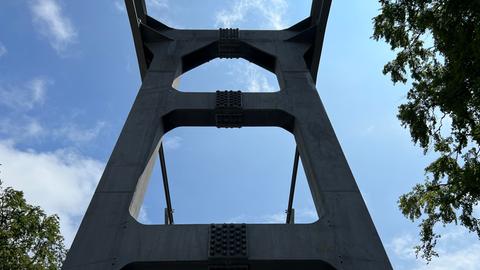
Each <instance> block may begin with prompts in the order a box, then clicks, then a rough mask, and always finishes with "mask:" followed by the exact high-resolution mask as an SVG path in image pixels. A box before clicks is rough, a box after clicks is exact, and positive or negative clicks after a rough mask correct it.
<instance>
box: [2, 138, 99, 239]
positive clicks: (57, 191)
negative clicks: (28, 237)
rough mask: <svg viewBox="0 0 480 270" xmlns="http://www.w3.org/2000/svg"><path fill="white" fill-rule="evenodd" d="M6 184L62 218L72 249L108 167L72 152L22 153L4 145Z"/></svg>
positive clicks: (61, 222)
mask: <svg viewBox="0 0 480 270" xmlns="http://www.w3.org/2000/svg"><path fill="white" fill-rule="evenodd" d="M0 160H1V161H2V164H3V165H2V167H1V171H2V174H1V176H2V181H3V182H4V183H5V185H6V186H12V187H14V188H15V189H18V190H22V191H23V192H24V193H25V198H26V199H27V201H28V202H30V203H32V204H35V205H39V206H41V207H42V208H43V209H44V210H45V211H46V212H47V213H49V214H58V215H59V216H60V226H61V232H62V235H63V236H64V237H65V239H66V243H67V245H68V246H69V245H70V243H71V242H72V240H73V237H74V235H75V232H76V230H77V228H78V226H79V222H80V217H81V216H82V215H83V214H84V211H85V210H86V207H87V205H88V202H89V200H90V198H91V196H92V194H93V191H94V189H95V186H96V184H97V182H98V180H99V179H100V176H101V173H102V170H103V167H104V164H103V163H102V162H99V161H97V160H94V159H91V158H88V157H84V156H81V155H79V154H77V153H75V152H74V151H72V150H65V149H59V150H56V151H53V152H43V153H41V152H37V151H34V150H31V149H26V150H22V149H19V148H18V147H16V146H15V144H14V143H13V142H11V141H0Z"/></svg>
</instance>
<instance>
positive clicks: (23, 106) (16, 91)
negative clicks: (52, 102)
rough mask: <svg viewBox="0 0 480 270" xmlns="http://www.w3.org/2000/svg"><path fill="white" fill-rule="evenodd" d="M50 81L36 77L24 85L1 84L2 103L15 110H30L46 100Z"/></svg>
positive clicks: (0, 99) (0, 98) (0, 96)
mask: <svg viewBox="0 0 480 270" xmlns="http://www.w3.org/2000/svg"><path fill="white" fill-rule="evenodd" d="M49 83H51V82H50V81H48V80H46V79H42V78H35V79H33V80H31V81H29V82H27V83H26V84H24V85H7V86H2V85H0V104H1V105H4V106H7V107H9V108H11V109H15V110H24V111H28V110H31V109H33V108H34V107H35V106H36V105H41V104H43V103H44V102H45V95H46V88H47V85H48V84H49Z"/></svg>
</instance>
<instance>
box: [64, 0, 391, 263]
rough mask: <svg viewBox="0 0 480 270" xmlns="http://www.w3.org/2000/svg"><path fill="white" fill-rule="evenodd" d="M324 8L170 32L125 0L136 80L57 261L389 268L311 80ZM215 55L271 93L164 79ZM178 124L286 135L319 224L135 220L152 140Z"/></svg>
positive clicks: (319, 3)
mask: <svg viewBox="0 0 480 270" xmlns="http://www.w3.org/2000/svg"><path fill="white" fill-rule="evenodd" d="M330 4H331V0H314V1H313V5H312V11H311V15H310V17H308V18H307V19H305V20H303V21H301V22H299V23H298V24H296V25H294V26H292V27H290V28H288V29H285V30H281V31H253V30H245V31H243V30H242V31H239V30H238V29H219V30H177V29H172V28H170V27H168V26H166V25H165V24H163V23H161V22H158V21H156V20H155V19H153V18H151V17H150V16H148V15H147V12H146V7H145V3H144V0H126V5H127V11H128V16H129V18H130V22H131V26H132V32H133V37H134V41H135V47H136V51H137V56H138V62H139V66H140V73H141V77H142V86H141V88H140V90H139V92H138V96H137V98H136V100H135V103H134V105H133V108H132V110H131V112H130V114H129V116H128V119H127V122H126V124H125V126H124V128H123V130H122V132H121V134H120V137H119V139H118V142H117V144H116V145H115V148H114V150H113V153H112V155H111V157H110V159H109V161H108V164H107V166H106V168H105V172H104V173H103V176H102V178H101V180H100V183H99V185H98V187H97V189H96V191H95V194H94V196H93V199H92V201H91V203H90V205H89V207H88V210H87V212H86V214H85V216H84V218H83V221H82V223H81V226H80V229H79V230H78V233H77V235H76V237H75V240H74V242H73V245H72V247H71V249H70V251H69V252H68V255H67V259H66V261H65V263H64V266H63V268H62V269H64V270H74V269H75V270H99V269H112V270H118V269H125V270H127V269H152V270H153V269H162V270H179V269H185V270H203V269H205V270H207V269H211V270H213V269H217V270H220V269H249V270H284V269H289V270H291V269H299V270H313V269H315V270H319V269H352V270H353V269H355V270H358V269H362V270H369V269H371V270H379V269H392V267H391V265H390V262H389V260H388V257H387V255H386V253H385V250H384V248H383V245H382V243H381V241H380V238H379V236H378V234H377V231H376V230H375V226H374V224H373V222H372V220H371V218H370V215H369V213H368V210H367V208H366V206H365V203H364V201H363V199H362V196H361V194H360V192H359V190H358V187H357V185H356V183H355V180H354V178H353V175H352V173H351V171H350V169H349V167H348V164H347V161H346V159H345V157H344V155H343V153H342V150H341V148H340V145H339V143H338V141H337V138H336V136H335V133H334V130H333V128H332V126H331V124H330V122H329V120H328V117H327V114H326V112H325V109H324V107H323V105H322V102H321V100H320V97H319V95H318V92H317V89H316V88H315V83H316V77H317V70H318V66H319V61H320V55H321V51H322V44H323V38H324V33H325V28H326V23H327V17H328V13H329V9H330ZM218 57H220V58H240V57H241V58H244V59H246V60H248V61H250V62H253V63H255V64H257V65H259V66H261V67H263V68H265V69H267V70H269V71H271V72H273V73H275V74H276V75H277V77H278V81H279V84H280V87H281V90H280V91H279V92H276V93H242V92H240V91H218V92H217V93H185V92H179V91H177V90H175V89H174V88H173V87H172V83H173V82H174V80H175V79H176V78H177V77H178V76H180V75H181V74H182V73H185V72H187V71H188V70H191V69H193V68H195V67H197V66H199V65H201V64H203V63H206V62H208V61H210V60H212V59H214V58H218ZM181 126H195V127H196V126H212V127H219V128H226V127H228V128H234V127H252V126H255V127H259V126H275V127H281V128H284V129H285V130H287V131H289V132H291V133H292V134H293V135H294V137H295V140H296V143H297V149H298V153H299V156H300V157H301V160H302V163H303V166H304V168H305V173H306V176H307V179H308V184H309V187H310V190H311V193H312V196H313V200H314V203H315V207H316V211H317V213H318V216H319V220H318V221H317V222H315V223H313V224H301V225H300V224H293V222H289V224H221V225H217V224H205V225H201V224H199V225H174V224H167V225H142V224H140V223H139V222H137V221H136V219H135V217H137V216H138V214H139V210H140V206H141V204H142V201H143V196H144V193H145V190H146V188H147V184H148V179H149V176H150V172H151V170H152V167H153V164H154V160H155V159H156V156H157V152H158V151H159V147H160V144H161V139H162V136H163V135H164V134H165V133H166V132H168V131H170V130H172V129H174V128H176V127H181ZM292 212H293V211H292ZM167 214H168V213H167V212H166V216H167ZM292 220H293V219H292ZM172 221H173V219H172ZM172 223H173V222H172Z"/></svg>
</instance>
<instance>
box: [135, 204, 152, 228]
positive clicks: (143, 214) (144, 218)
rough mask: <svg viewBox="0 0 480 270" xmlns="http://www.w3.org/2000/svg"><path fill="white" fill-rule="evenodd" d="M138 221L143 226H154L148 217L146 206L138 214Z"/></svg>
mask: <svg viewBox="0 0 480 270" xmlns="http://www.w3.org/2000/svg"><path fill="white" fill-rule="evenodd" d="M137 220H138V222H140V223H142V224H152V221H151V220H150V218H149V217H148V211H147V208H146V206H145V205H142V207H140V213H139V214H138V218H137Z"/></svg>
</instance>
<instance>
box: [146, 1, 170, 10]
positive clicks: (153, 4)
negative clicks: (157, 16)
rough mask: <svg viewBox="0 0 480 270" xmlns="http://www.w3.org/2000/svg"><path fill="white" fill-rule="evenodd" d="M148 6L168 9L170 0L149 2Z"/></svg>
mask: <svg viewBox="0 0 480 270" xmlns="http://www.w3.org/2000/svg"><path fill="white" fill-rule="evenodd" d="M147 5H148V6H149V7H150V8H153V9H165V8H168V0H147Z"/></svg>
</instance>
